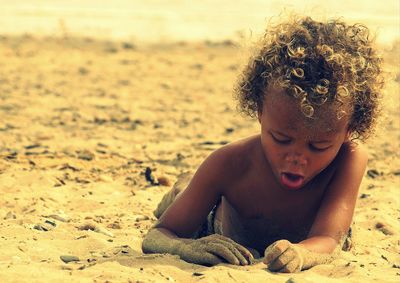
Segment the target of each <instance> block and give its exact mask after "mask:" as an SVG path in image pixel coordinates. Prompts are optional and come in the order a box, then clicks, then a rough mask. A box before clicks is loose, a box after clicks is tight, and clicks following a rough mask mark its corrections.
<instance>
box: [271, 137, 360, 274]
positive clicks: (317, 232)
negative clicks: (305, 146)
mask: <svg viewBox="0 0 400 283" xmlns="http://www.w3.org/2000/svg"><path fill="white" fill-rule="evenodd" d="M339 158H340V159H339V160H338V161H339V164H338V167H337V170H336V173H335V174H334V176H333V178H332V181H331V183H330V184H329V186H328V188H327V191H326V193H325V195H324V198H323V201H322V203H321V206H320V209H319V211H318V213H317V216H316V219H315V221H314V223H313V226H312V228H311V231H310V233H309V235H308V237H307V239H305V240H304V241H301V242H300V243H297V244H293V243H290V242H289V241H286V240H280V241H277V242H275V243H273V244H272V245H270V246H269V247H268V248H267V249H266V250H265V258H264V263H266V264H267V265H268V268H269V269H270V270H272V271H280V272H297V271H300V270H303V269H307V268H310V267H312V266H315V265H318V264H324V263H327V262H330V261H332V260H333V259H334V258H336V257H337V255H338V254H339V249H340V248H341V247H339V244H340V243H341V242H342V241H341V240H342V239H343V237H344V236H345V235H347V232H348V230H349V227H350V224H351V221H352V217H353V212H354V208H355V204H356V200H357V195H358V189H359V186H360V183H361V180H362V177H363V175H364V172H365V168H366V165H367V160H368V157H367V153H366V151H365V150H364V149H363V148H362V147H361V146H357V147H356V146H354V145H348V144H347V145H344V149H343V152H342V153H341V156H339Z"/></svg>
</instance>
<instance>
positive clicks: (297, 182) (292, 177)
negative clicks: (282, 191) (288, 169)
mask: <svg viewBox="0 0 400 283" xmlns="http://www.w3.org/2000/svg"><path fill="white" fill-rule="evenodd" d="M303 182H304V177H303V176H301V175H297V174H292V173H282V174H281V183H282V184H283V185H284V186H285V187H287V188H289V189H291V190H297V189H300V188H301V186H302V185H303Z"/></svg>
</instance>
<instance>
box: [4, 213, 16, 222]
mask: <svg viewBox="0 0 400 283" xmlns="http://www.w3.org/2000/svg"><path fill="white" fill-rule="evenodd" d="M16 218H17V216H16V215H15V214H14V213H13V212H11V211H9V212H7V214H6V216H4V218H3V219H4V220H7V219H16Z"/></svg>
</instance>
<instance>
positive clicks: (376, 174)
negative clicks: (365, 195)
mask: <svg viewBox="0 0 400 283" xmlns="http://www.w3.org/2000/svg"><path fill="white" fill-rule="evenodd" d="M367 175H368V177H370V178H372V179H375V178H377V177H379V176H380V175H381V174H380V173H379V172H378V170H376V169H370V170H368V171H367Z"/></svg>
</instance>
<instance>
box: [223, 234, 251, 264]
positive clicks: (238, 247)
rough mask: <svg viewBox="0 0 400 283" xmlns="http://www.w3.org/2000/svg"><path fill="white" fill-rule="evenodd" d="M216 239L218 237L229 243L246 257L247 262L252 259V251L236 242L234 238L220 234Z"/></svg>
mask: <svg viewBox="0 0 400 283" xmlns="http://www.w3.org/2000/svg"><path fill="white" fill-rule="evenodd" d="M218 239H220V240H222V241H224V242H229V243H231V244H232V245H233V246H234V247H235V248H236V249H237V250H238V251H239V252H240V253H241V254H242V255H243V256H244V257H245V258H246V259H247V261H248V263H249V264H250V263H251V261H252V260H253V259H254V257H253V255H252V253H251V252H250V251H249V250H247V249H246V248H245V247H243V246H242V245H240V244H238V243H236V242H235V241H234V240H232V239H230V238H228V237H225V236H222V235H218Z"/></svg>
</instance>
